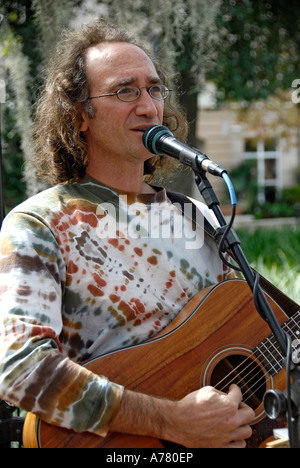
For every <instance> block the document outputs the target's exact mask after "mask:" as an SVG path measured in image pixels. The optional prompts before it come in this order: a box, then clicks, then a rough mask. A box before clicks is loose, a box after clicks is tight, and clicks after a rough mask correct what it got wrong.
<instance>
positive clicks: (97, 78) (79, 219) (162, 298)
mask: <svg viewBox="0 0 300 468" xmlns="http://www.w3.org/2000/svg"><path fill="white" fill-rule="evenodd" d="M169 93H170V91H169V89H168V87H167V84H166V81H165V76H164V74H163V72H162V71H161V70H160V69H159V67H158V66H156V65H155V64H154V61H153V60H151V58H150V56H149V54H147V53H146V52H145V51H144V49H142V48H140V47H139V46H138V45H137V44H136V43H135V42H134V40H133V39H132V38H131V37H130V36H129V35H128V34H126V33H125V32H123V31H120V30H118V29H117V28H114V27H113V26H110V25H108V24H106V23H105V22H104V21H99V22H98V23H96V24H94V25H91V26H88V27H85V28H83V30H82V31H80V32H77V33H76V32H75V33H70V34H69V35H68V36H67V37H66V38H65V40H64V42H63V43H62V45H60V47H59V49H58V51H57V54H56V59H55V60H54V61H53V63H52V65H51V68H50V72H49V75H48V79H47V82H46V86H45V90H44V93H43V96H42V98H41V100H40V103H39V106H38V111H37V124H36V147H37V155H38V158H40V159H39V163H38V164H39V168H40V170H41V172H44V174H46V175H47V176H48V181H49V182H50V183H51V184H54V186H53V187H52V188H50V189H48V190H46V191H45V192H42V193H40V194H38V195H37V196H35V197H33V198H32V199H30V200H28V201H26V202H25V203H24V204H22V205H21V206H19V207H17V208H16V209H15V210H13V212H12V213H10V214H9V215H8V216H7V218H6V220H5V222H4V225H3V229H2V232H1V261H0V268H1V286H0V294H1V295H0V298H1V321H2V327H1V361H0V362H1V367H0V369H1V373H0V397H1V398H2V399H6V400H9V401H10V402H12V403H13V404H15V405H17V406H20V407H22V408H24V409H25V410H27V411H31V412H33V413H35V414H37V415H38V416H39V417H40V418H42V419H44V420H45V421H47V422H50V423H53V424H57V425H61V426H64V427H68V428H72V429H73V430H75V431H91V432H94V433H96V434H99V436H105V435H106V434H107V432H108V431H112V432H125V433H130V434H135V435H148V436H153V437H157V438H160V439H165V440H169V441H172V442H176V443H178V444H181V445H184V446H186V447H243V446H244V445H245V439H246V438H248V437H249V436H250V435H251V428H250V426H249V424H250V423H251V422H252V420H253V418H254V414H253V411H252V410H251V409H250V408H249V407H248V406H247V405H246V404H244V403H243V402H242V398H241V392H240V390H239V388H238V387H236V386H232V387H231V388H230V390H229V392H228V394H225V393H222V392H219V391H217V390H215V389H213V388H211V387H205V388H202V389H200V390H197V391H195V392H193V393H191V394H188V395H187V396H186V397H184V398H183V399H181V400H179V401H171V400H168V399H164V398H158V397H153V396H151V395H145V394H140V393H137V392H133V391H131V390H129V389H127V388H124V387H123V386H121V385H119V384H116V383H114V382H110V381H109V380H108V379H107V378H106V377H105V376H97V375H94V374H93V373H91V372H89V371H87V370H86V369H85V368H84V367H82V366H80V363H81V362H82V361H84V360H85V359H87V358H89V357H95V356H99V355H101V354H104V353H106V352H108V351H111V350H113V349H118V348H122V347H124V346H128V345H132V344H135V343H139V342H143V341H145V340H147V339H149V338H150V337H152V336H154V335H155V334H156V333H158V332H159V331H160V330H162V329H163V328H164V327H165V326H166V325H167V324H168V323H170V322H171V321H172V319H173V318H174V317H175V316H176V315H177V313H178V312H179V311H180V309H181V308H182V307H183V306H184V305H185V304H186V303H187V302H188V300H189V298H191V297H192V296H193V295H195V294H196V293H197V292H198V291H199V290H201V289H202V288H204V287H206V286H207V285H209V284H214V283H216V282H217V281H220V280H221V279H223V278H224V276H225V275H226V271H225V267H224V266H223V265H222V263H221V261H220V259H219V257H218V255H217V249H216V246H215V245H214V243H213V242H209V240H208V239H206V240H205V244H204V245H203V246H202V248H198V249H197V250H195V249H193V248H185V247H186V245H187V244H186V242H187V238H188V237H189V236H190V233H189V231H188V230H189V229H190V227H189V226H188V224H191V223H190V222H189V223H188V222H187V221H186V220H184V223H185V224H184V230H183V232H184V235H183V236H177V237H176V236H175V235H174V230H175V229H176V226H177V225H178V224H180V223H181V222H182V221H181V220H182V213H179V212H177V211H176V210H174V209H173V206H172V204H171V202H170V200H169V199H168V197H167V194H166V191H165V189H164V188H162V187H155V186H151V185H149V184H148V183H147V182H146V180H145V175H148V176H150V177H151V175H152V174H153V173H154V171H156V169H157V167H162V166H166V165H167V164H168V159H167V158H166V157H155V158H154V157H152V155H151V154H150V153H149V152H148V151H147V150H146V148H145V147H144V145H143V142H142V135H143V132H144V131H145V129H147V128H148V127H150V126H152V125H160V124H165V125H168V126H169V128H170V129H171V130H172V131H175V132H177V133H176V134H177V135H180V131H183V132H184V131H185V128H186V127H185V122H184V120H183V118H182V116H181V114H180V113H179V112H178V111H177V110H176V109H175V108H174V106H172V105H171V103H170V101H169V98H168V95H169ZM111 208H113V209H112V210H111ZM114 209H115V210H114ZM157 212H159V216H158V217H155V216H154V217H152V218H151V216H149V213H150V214H151V215H152V214H153V213H157ZM111 213H113V214H111ZM149 219H150V221H151V220H152V221H153V219H154V220H156V221H154V222H150V223H149ZM157 220H158V221H157ZM165 225H167V226H168V227H169V228H170V229H169V235H168V236H159V235H158V236H157V233H158V232H161V231H160V229H161V228H163V227H164V226H165ZM113 227H115V228H116V229H115V230H113V229H112V228H113ZM111 229H112V230H111ZM185 230H187V231H185ZM105 234H107V235H105ZM196 244H197V242H196ZM162 359H163V356H162ZM132 371H133V372H134V369H132Z"/></svg>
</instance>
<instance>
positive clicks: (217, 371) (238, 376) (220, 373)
mask: <svg viewBox="0 0 300 468" xmlns="http://www.w3.org/2000/svg"><path fill="white" fill-rule="evenodd" d="M210 381H211V382H210V384H211V385H212V386H213V387H215V388H217V389H218V390H220V391H223V392H227V391H228V389H229V387H230V385H231V384H236V385H238V386H239V387H240V389H241V390H242V394H243V401H244V402H245V403H247V405H249V406H251V408H252V409H253V410H256V409H257V408H258V407H259V405H260V404H261V402H262V401H263V397H264V394H265V392H266V379H265V374H264V372H263V371H262V369H261V367H260V366H259V365H258V364H257V363H256V362H255V361H253V360H252V359H250V358H247V357H246V356H244V355H230V356H226V357H225V358H224V359H222V360H221V361H219V362H218V363H217V364H216V366H215V367H214V369H213V371H212V373H211V378H210Z"/></svg>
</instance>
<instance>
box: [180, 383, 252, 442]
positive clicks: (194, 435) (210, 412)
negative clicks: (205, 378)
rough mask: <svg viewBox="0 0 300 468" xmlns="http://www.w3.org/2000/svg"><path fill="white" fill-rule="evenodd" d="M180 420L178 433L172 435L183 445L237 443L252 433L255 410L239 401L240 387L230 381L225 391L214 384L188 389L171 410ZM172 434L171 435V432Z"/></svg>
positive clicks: (240, 397)
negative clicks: (196, 389) (230, 383)
mask: <svg viewBox="0 0 300 468" xmlns="http://www.w3.org/2000/svg"><path fill="white" fill-rule="evenodd" d="M173 414H174V415H175V417H176V419H177V420H178V421H181V422H180V425H179V427H180V434H178V435H179V440H178V439H177V437H178V435H177V436H175V434H174V438H176V439H177V442H179V443H180V444H181V445H184V446H185V447H207V448H209V447H224V448H225V447H232V448H233V447H238V448H242V447H244V446H245V445H246V442H245V439H247V438H249V437H251V434H252V430H251V427H250V423H252V422H253V420H254V417H255V414H254V411H253V410H252V409H251V408H250V407H249V406H247V405H246V404H245V403H243V402H242V394H241V390H240V389H239V387H237V386H236V385H232V386H231V387H230V390H229V392H228V394H226V393H222V392H219V391H218V390H216V389H215V388H213V387H204V388H201V389H200V390H199V391H196V392H193V393H190V394H189V395H187V396H186V397H185V398H183V399H182V400H180V401H179V402H178V403H177V412H175V413H173ZM171 437H172V436H171Z"/></svg>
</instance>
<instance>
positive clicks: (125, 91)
mask: <svg viewBox="0 0 300 468" xmlns="http://www.w3.org/2000/svg"><path fill="white" fill-rule="evenodd" d="M118 93H119V94H122V95H125V94H135V92H134V89H132V88H121V89H119V91H118Z"/></svg>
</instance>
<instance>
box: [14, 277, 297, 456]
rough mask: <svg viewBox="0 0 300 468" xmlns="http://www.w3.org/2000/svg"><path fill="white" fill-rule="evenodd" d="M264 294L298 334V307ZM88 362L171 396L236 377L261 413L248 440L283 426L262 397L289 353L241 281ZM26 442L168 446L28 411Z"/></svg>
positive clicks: (256, 442)
mask: <svg viewBox="0 0 300 468" xmlns="http://www.w3.org/2000/svg"><path fill="white" fill-rule="evenodd" d="M266 297H267V299H268V301H269V303H270V305H271V307H272V310H273V311H274V313H275V315H276V317H277V319H278V321H279V322H280V324H282V327H283V329H285V330H286V331H287V332H288V333H289V334H290V335H291V336H292V338H297V335H298V333H299V323H300V319H299V317H300V311H298V312H296V313H295V314H294V315H293V316H292V317H288V316H287V315H286V314H285V313H284V312H283V310H282V308H281V307H279V306H278V305H277V303H275V302H274V301H273V299H271V298H270V296H268V295H267V294H266ZM83 365H84V366H86V367H87V368H88V369H89V370H91V371H92V372H94V373H96V374H102V375H106V376H107V377H108V378H109V379H110V380H111V381H114V382H118V383H120V384H122V385H124V386H126V387H127V388H130V389H132V390H136V391H139V392H145V393H150V394H153V395H160V396H164V397H167V398H173V399H180V398H182V397H183V396H185V395H186V394H188V393H189V392H192V391H194V390H196V389H198V388H200V387H203V386H206V385H212V386H214V387H216V388H217V389H219V390H222V391H224V392H226V391H227V389H228V388H229V386H230V385H231V384H232V383H236V384H237V385H239V386H240V388H241V390H242V393H243V400H244V401H245V402H246V403H247V404H249V405H250V406H251V407H252V408H253V409H254V410H255V414H256V419H255V421H254V425H253V435H252V437H251V439H249V440H248V443H247V445H248V447H253V448H254V447H259V446H261V444H262V443H263V442H264V441H265V440H266V439H267V438H269V437H270V436H271V435H272V428H273V427H274V426H275V425H276V426H278V425H281V422H279V423H278V421H277V422H276V423H274V421H271V420H269V419H268V418H267V417H266V414H265V412H264V408H263V403H262V402H263V397H264V394H265V392H266V391H267V390H268V389H271V388H279V389H281V390H284V389H285V388H286V373H285V370H284V369H283V357H282V355H281V353H280V348H279V345H278V344H277V342H276V340H275V338H274V336H273V334H272V333H271V334H270V329H269V327H268V325H267V324H266V322H265V321H264V320H263V319H262V318H261V317H260V316H259V314H258V313H257V311H256V309H255V306H254V302H253V296H252V293H251V291H250V289H249V287H248V285H247V284H246V282H245V281H243V280H236V279H235V280H229V281H225V282H222V283H219V284H216V285H214V286H212V287H210V288H208V289H206V290H204V291H201V292H199V293H198V294H197V295H196V296H194V297H193V298H192V299H191V301H190V302H189V303H188V304H187V305H186V306H185V307H184V309H182V311H181V312H180V313H179V314H178V316H177V317H176V319H175V320H174V321H173V322H172V323H171V324H170V325H169V326H168V327H167V328H165V329H164V330H163V331H162V332H161V333H160V334H159V335H157V336H156V337H155V338H154V339H152V340H150V341H147V342H145V343H143V344H139V345H135V346H133V347H129V348H125V349H122V350H118V351H115V352H111V353H109V354H106V355H104V356H100V357H97V358H94V359H91V360H89V361H88V362H85V363H84V364H83ZM282 424H283V423H282ZM23 441H24V446H25V447H30V448H33V447H36V448H38V447H39V448H67V447H68V448H75V447H77V448H150V447H152V448H163V447H170V445H169V444H170V443H169V442H166V441H162V440H158V439H154V438H150V437H141V436H131V435H125V434H119V433H110V434H108V435H107V436H106V437H105V438H102V437H99V436H97V435H95V434H92V433H87V432H85V433H75V432H73V431H71V430H68V429H64V428H61V427H56V426H52V425H50V424H47V423H45V422H44V421H42V420H40V419H39V418H38V417H36V416H34V415H33V414H30V413H29V414H28V415H27V417H26V421H25V425H24V433H23Z"/></svg>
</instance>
